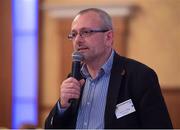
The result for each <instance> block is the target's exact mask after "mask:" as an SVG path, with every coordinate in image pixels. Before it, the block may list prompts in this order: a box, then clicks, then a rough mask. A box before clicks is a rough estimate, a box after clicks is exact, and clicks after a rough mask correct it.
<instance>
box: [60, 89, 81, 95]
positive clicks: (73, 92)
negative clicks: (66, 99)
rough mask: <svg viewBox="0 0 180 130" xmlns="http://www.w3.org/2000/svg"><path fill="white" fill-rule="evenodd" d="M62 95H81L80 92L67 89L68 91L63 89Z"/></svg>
mask: <svg viewBox="0 0 180 130" xmlns="http://www.w3.org/2000/svg"><path fill="white" fill-rule="evenodd" d="M61 93H69V94H78V95H80V90H77V89H68V88H66V89H62V90H61Z"/></svg>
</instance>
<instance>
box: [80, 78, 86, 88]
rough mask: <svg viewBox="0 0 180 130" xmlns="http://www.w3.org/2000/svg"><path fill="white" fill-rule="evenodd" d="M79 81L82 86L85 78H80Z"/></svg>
mask: <svg viewBox="0 0 180 130" xmlns="http://www.w3.org/2000/svg"><path fill="white" fill-rule="evenodd" d="M79 83H80V86H81V87H82V86H83V85H84V83H85V80H84V79H81V80H80V81H79Z"/></svg>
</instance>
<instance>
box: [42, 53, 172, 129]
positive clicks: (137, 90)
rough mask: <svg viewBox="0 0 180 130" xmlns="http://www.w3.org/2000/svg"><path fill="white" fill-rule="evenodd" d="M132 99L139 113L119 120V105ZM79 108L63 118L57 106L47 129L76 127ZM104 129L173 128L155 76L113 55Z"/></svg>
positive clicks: (47, 120) (144, 67)
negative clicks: (116, 111)
mask: <svg viewBox="0 0 180 130" xmlns="http://www.w3.org/2000/svg"><path fill="white" fill-rule="evenodd" d="M128 99H131V100H132V102H133V104H134V106H135V109H136V111H135V112H133V113H131V114H128V115H126V116H123V117H121V118H119V119H117V118H116V115H115V110H116V105H117V104H119V103H122V102H124V101H126V100H128ZM77 107H78V105H77V104H76V105H71V106H70V107H69V108H68V109H67V110H66V111H65V113H64V114H63V115H59V114H57V104H56V105H55V106H54V108H53V109H52V110H51V112H50V114H49V116H48V117H47V119H46V122H45V128H75V127H76V119H77ZM104 123H105V126H104V127H105V128H110V129H112V128H172V123H171V120H170V117H169V114H168V111H167V108H166V105H165V102H164V99H163V96H162V94H161V90H160V86H159V82H158V78H157V75H156V73H155V72H154V71H153V70H152V69H151V68H149V67H147V66H146V65H144V64H142V63H139V62H137V61H135V60H132V59H128V58H125V57H121V56H119V55H118V54H117V53H115V55H114V61H113V66H112V70H111V76H110V82H109V88H108V94H107V101H106V108H105V116H104Z"/></svg>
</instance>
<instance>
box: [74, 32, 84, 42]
mask: <svg viewBox="0 0 180 130" xmlns="http://www.w3.org/2000/svg"><path fill="white" fill-rule="evenodd" d="M83 40H84V39H83V37H82V36H81V34H79V33H78V34H77V35H76V37H75V39H74V41H75V42H76V43H79V42H80V41H83Z"/></svg>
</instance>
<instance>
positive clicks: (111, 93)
mask: <svg viewBox="0 0 180 130" xmlns="http://www.w3.org/2000/svg"><path fill="white" fill-rule="evenodd" d="M124 60H125V59H124V57H120V56H119V55H118V54H117V53H115V55H114V60H113V66H112V70H111V76H110V82H109V87H108V93H107V99H106V108H105V120H104V121H105V128H111V127H112V126H111V124H112V121H113V118H114V116H115V109H116V104H117V98H118V94H119V90H120V86H121V80H122V77H123V75H124V72H125V70H124V67H123V66H124Z"/></svg>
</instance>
